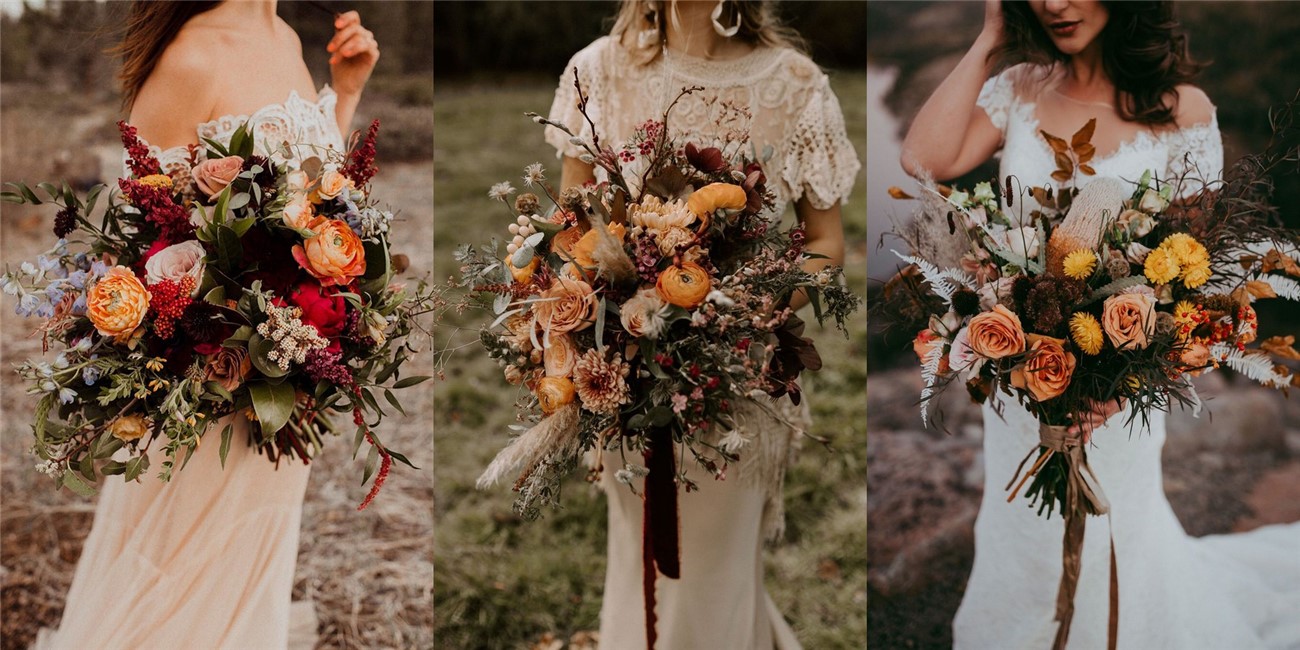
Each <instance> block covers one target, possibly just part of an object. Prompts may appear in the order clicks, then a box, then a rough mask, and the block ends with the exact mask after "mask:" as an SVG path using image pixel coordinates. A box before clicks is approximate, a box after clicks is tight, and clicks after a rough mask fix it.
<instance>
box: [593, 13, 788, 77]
mask: <svg viewBox="0 0 1300 650" xmlns="http://www.w3.org/2000/svg"><path fill="white" fill-rule="evenodd" d="M726 1H727V3H728V4H729V5H731V6H730V7H727V10H726V11H725V12H724V15H727V16H730V15H733V12H734V15H737V16H738V18H737V19H738V20H739V21H740V31H739V32H737V33H736V36H735V38H738V39H740V40H742V41H745V42H746V43H751V44H754V45H766V46H769V47H788V48H792V49H795V50H799V51H803V50H804V41H803V38H802V37H801V36H799V33H798V32H796V31H795V30H793V29H791V28H789V27H787V26H785V25H784V24H782V23H781V20H780V19H779V18H778V17H777V15H776V11H775V8H774V6H773V5H775V2H773V1H772V0H726ZM651 2H652V0H623V2H622V4H621V6H620V7H619V9H618V15H617V16H615V18H614V28H613V29H612V30H611V31H610V35H611V36H613V37H614V38H615V39H618V40H620V41H622V42H623V43H625V44H627V43H630V46H629V47H630V49H632V50H634V51H636V50H638V47H637V39H636V35H637V34H639V33H640V32H643V31H645V30H647V29H658V30H659V38H660V41H659V42H656V43H654V45H653V47H648V48H644V51H640V52H637V54H638V56H637V62H638V63H641V64H643V65H644V64H646V63H650V62H651V61H654V60H655V58H656V57H658V56H659V52H660V45H661V44H662V41H663V39H664V38H667V34H668V12H670V11H672V9H671V8H670V7H669V5H671V4H672V0H658V4H659V11H654V10H653V9H651V6H652V5H651ZM652 20H654V21H657V24H656V23H655V22H652ZM627 35H631V36H632V38H631V39H628V38H624V37H625V36H627Z"/></svg>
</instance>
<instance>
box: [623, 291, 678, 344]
mask: <svg viewBox="0 0 1300 650" xmlns="http://www.w3.org/2000/svg"><path fill="white" fill-rule="evenodd" d="M667 309H668V305H667V304H666V303H665V302H664V301H663V299H662V298H660V297H659V292H658V291H656V290H655V289H650V288H646V289H642V290H640V291H638V292H636V295H635V296H632V297H631V298H628V300H627V302H625V303H623V307H622V309H621V310H620V311H619V316H618V320H619V322H620V323H622V324H623V329H625V330H627V333H628V334H631V335H632V336H638V337H639V336H644V337H646V338H648V339H655V338H658V337H659V334H660V333H662V332H663V330H664V327H665V326H667V325H668V321H667V319H666V318H665V316H666V315H667V314H666V312H667Z"/></svg>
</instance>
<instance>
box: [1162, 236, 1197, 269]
mask: <svg viewBox="0 0 1300 650" xmlns="http://www.w3.org/2000/svg"><path fill="white" fill-rule="evenodd" d="M1198 246H1199V247H1201V248H1202V249H1204V247H1203V246H1201V245H1200V244H1199V243H1197V242H1196V240H1195V239H1192V236H1191V235H1189V234H1187V233H1183V232H1180V233H1174V234H1172V235H1170V236H1168V237H1165V240H1164V241H1162V242H1160V246H1159V247H1160V248H1163V249H1165V250H1167V251H1169V252H1170V253H1171V254H1173V256H1174V259H1176V260H1178V263H1179V264H1186V263H1187V261H1188V258H1189V257H1191V255H1192V252H1193V251H1195V250H1196V248H1197V247H1198Z"/></svg>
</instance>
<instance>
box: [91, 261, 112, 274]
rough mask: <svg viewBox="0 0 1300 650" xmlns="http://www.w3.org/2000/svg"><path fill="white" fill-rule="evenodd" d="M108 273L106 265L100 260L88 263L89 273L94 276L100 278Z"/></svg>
mask: <svg viewBox="0 0 1300 650" xmlns="http://www.w3.org/2000/svg"><path fill="white" fill-rule="evenodd" d="M107 273H108V265H107V264H105V263H104V262H103V261H101V260H96V261H95V263H94V264H91V265H90V274H91V275H93V276H95V277H96V278H102V277H104V275H106V274H107Z"/></svg>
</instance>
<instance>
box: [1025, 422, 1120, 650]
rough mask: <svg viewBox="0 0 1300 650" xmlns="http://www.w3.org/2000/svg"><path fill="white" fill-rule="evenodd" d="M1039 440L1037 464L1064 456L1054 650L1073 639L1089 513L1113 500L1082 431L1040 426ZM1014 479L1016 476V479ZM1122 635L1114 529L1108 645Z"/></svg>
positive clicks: (1106, 511)
mask: <svg viewBox="0 0 1300 650" xmlns="http://www.w3.org/2000/svg"><path fill="white" fill-rule="evenodd" d="M1038 440H1039V443H1040V444H1041V445H1042V446H1043V447H1045V448H1046V449H1047V451H1046V452H1044V454H1043V458H1040V459H1039V462H1038V463H1037V464H1035V469H1034V470H1032V471H1031V473H1032V472H1036V471H1037V467H1040V466H1041V465H1042V463H1043V462H1045V460H1044V459H1045V458H1047V457H1050V456H1051V455H1052V454H1061V455H1062V458H1064V459H1065V469H1066V472H1065V476H1066V488H1065V508H1064V512H1063V513H1062V514H1063V515H1064V517H1065V536H1064V539H1063V540H1062V564H1061V586H1060V588H1059V589H1058V590H1057V592H1056V618H1055V620H1056V621H1058V622H1059V623H1060V627H1058V628H1057V630H1056V640H1055V641H1054V642H1053V643H1052V650H1065V646H1066V643H1067V642H1068V641H1069V639H1070V623H1071V622H1072V621H1073V620H1074V594H1075V592H1076V591H1077V589H1078V586H1079V573H1080V570H1081V568H1082V566H1083V535H1084V528H1085V524H1086V522H1087V518H1088V515H1090V514H1092V515H1107V519H1108V520H1109V514H1110V502H1109V501H1107V500H1106V495H1104V494H1103V493H1102V491H1101V484H1100V483H1098V482H1097V476H1096V475H1095V474H1093V473H1092V468H1091V467H1089V466H1088V455H1087V453H1086V452H1085V451H1084V449H1083V440H1082V439H1081V437H1080V435H1079V434H1071V433H1070V431H1069V427H1067V426H1052V425H1047V424H1040V425H1039V426H1038ZM1013 480H1014V479H1013ZM1118 636H1119V574H1118V571H1117V568H1116V565H1115V533H1114V530H1113V529H1112V530H1111V537H1110V620H1109V622H1108V625H1107V647H1108V648H1109V649H1110V650H1115V644H1116V640H1117V638H1118Z"/></svg>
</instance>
